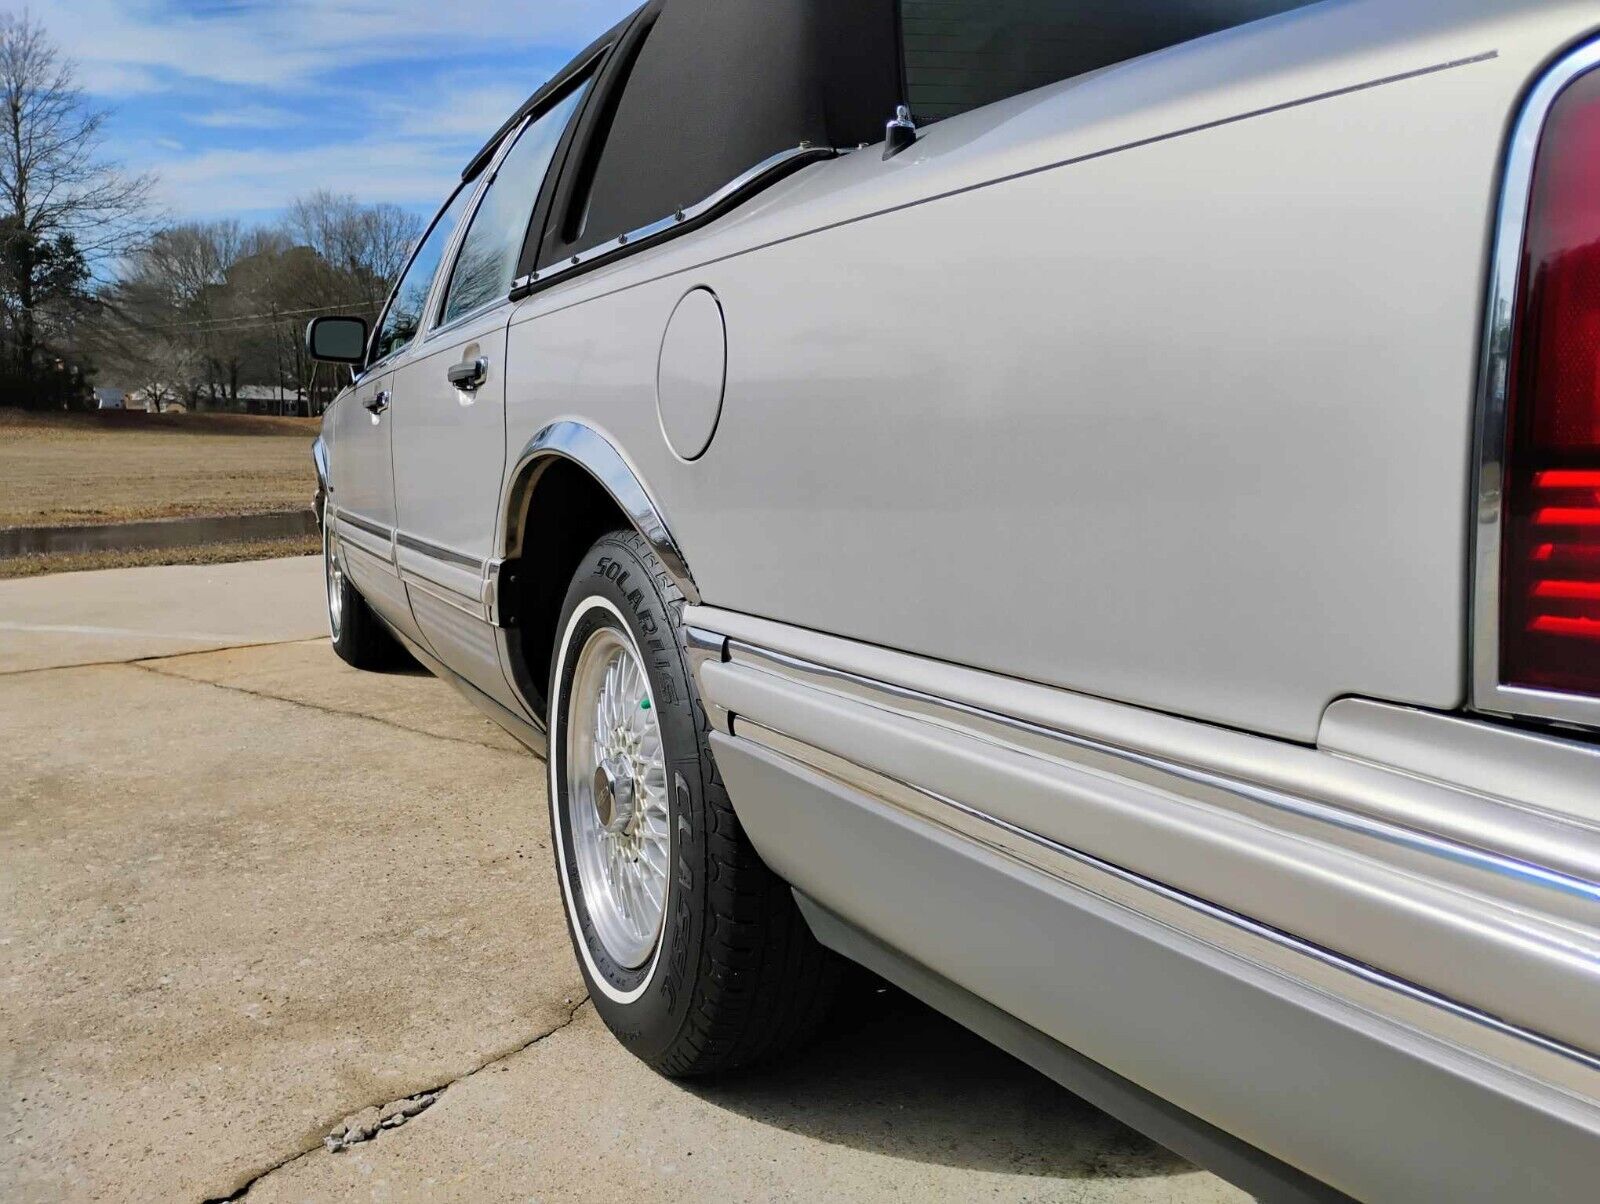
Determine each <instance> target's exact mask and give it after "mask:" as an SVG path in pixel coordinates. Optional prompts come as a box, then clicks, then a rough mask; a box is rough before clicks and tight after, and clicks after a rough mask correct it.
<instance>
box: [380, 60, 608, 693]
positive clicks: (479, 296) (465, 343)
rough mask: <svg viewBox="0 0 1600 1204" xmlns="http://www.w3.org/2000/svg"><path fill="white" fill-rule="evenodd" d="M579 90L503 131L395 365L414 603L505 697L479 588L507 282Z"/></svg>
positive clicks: (452, 654) (489, 536)
mask: <svg viewBox="0 0 1600 1204" xmlns="http://www.w3.org/2000/svg"><path fill="white" fill-rule="evenodd" d="M586 90H587V81H584V80H580V81H578V82H577V83H575V84H574V85H573V86H572V87H570V88H569V89H567V90H565V91H564V92H562V93H561V94H559V95H557V96H555V97H553V98H552V99H551V100H550V101H549V103H547V104H546V105H544V106H543V107H541V108H540V109H537V110H535V111H534V112H533V113H531V114H529V115H528V116H527V117H526V118H525V119H524V120H523V121H522V122H521V123H520V124H519V125H518V127H517V128H516V129H515V130H513V131H512V132H511V133H510V134H508V135H507V136H506V139H505V141H504V143H503V144H502V145H501V147H500V149H499V150H498V152H497V153H496V156H495V158H494V159H493V161H492V162H491V165H490V167H489V169H488V173H487V179H486V182H485V184H484V186H483V188H482V189H481V190H480V193H479V197H478V201H477V204H476V206H475V207H474V209H473V211H472V216H471V218H470V220H469V221H468V222H467V223H466V226H465V229H464V231H463V233H462V234H461V236H460V237H459V238H458V239H457V241H456V245H455V248H454V255H453V260H452V264H451V267H450V270H449V272H448V274H447V275H446V276H444V277H442V278H441V282H440V284H439V286H438V288H437V289H436V290H435V294H436V295H435V296H434V297H433V299H432V302H431V309H430V314H431V316H432V320H433V322H434V328H433V329H432V330H431V331H430V332H429V333H428V335H427V336H426V338H425V339H423V341H422V342H421V343H419V344H418V345H416V346H415V347H413V348H411V349H410V350H409V351H408V352H407V353H406V355H405V356H403V357H402V359H401V360H400V362H399V364H398V365H397V367H396V370H395V379H394V395H395V400H394V412H395V418H394V445H393V446H394V469H395V504H396V512H397V527H398V531H397V534H396V540H395V543H396V547H395V554H396V562H397V564H398V566H399V569H400V573H401V576H402V578H403V579H404V582H405V585H406V590H407V593H408V595H409V596H410V600H411V606H412V611H413V613H414V614H415V615H416V618H417V623H418V626H419V627H420V628H421V630H422V633H423V635H424V637H425V638H426V639H427V641H428V644H429V646H430V647H431V648H432V649H433V651H434V652H435V654H436V655H437V656H438V657H439V658H440V659H441V660H443V661H444V662H445V664H446V665H448V666H449V667H450V668H451V669H453V670H454V671H455V672H457V673H459V674H460V675H461V676H462V677H464V678H466V679H467V680H468V681H470V682H472V683H473V684H474V685H476V686H477V687H478V688H479V689H481V690H483V691H485V692H486V693H488V694H489V695H491V696H492V697H494V698H496V699H499V700H500V701H502V702H504V703H505V704H506V705H508V706H512V707H515V706H517V705H518V704H517V702H516V698H515V695H514V694H513V693H512V690H511V687H510V685H509V683H508V682H507V681H506V677H505V673H504V671H503V670H502V669H501V667H500V658H499V654H498V650H497V645H496V641H495V632H494V628H493V626H492V624H491V622H490V619H489V615H488V610H487V606H486V602H485V584H486V581H487V572H488V561H489V558H490V556H491V554H492V546H493V543H494V532H495V520H496V517H497V515H498V512H499V506H500V492H501V490H500V486H501V479H502V476H503V474H504V471H505V456H506V425H505V373H506V363H505V350H506V322H507V320H508V318H509V316H510V312H511V301H510V299H509V295H510V292H511V285H512V281H513V278H514V277H515V275H516V267H517V261H518V259H519V257H520V255H521V253H522V249H523V244H524V242H525V240H526V238H527V236H528V227H529V223H530V221H532V219H533V214H534V211H535V206H536V203H537V201H538V199H539V194H540V191H541V189H542V188H543V187H544V184H545V178H546V175H547V174H548V173H549V168H550V164H551V161H552V159H553V158H554V156H555V154H556V152H557V149H558V148H559V146H560V145H561V142H562V136H563V134H564V133H565V131H566V129H567V126H568V125H569V124H570V122H571V120H572V117H573V114H574V113H575V112H576V110H577V108H578V106H579V105H580V104H581V103H582V99H583V96H584V94H585V92H586Z"/></svg>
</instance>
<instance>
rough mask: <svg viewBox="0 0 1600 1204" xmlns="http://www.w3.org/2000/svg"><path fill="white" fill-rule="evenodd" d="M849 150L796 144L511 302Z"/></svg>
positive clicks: (529, 286)
mask: <svg viewBox="0 0 1600 1204" xmlns="http://www.w3.org/2000/svg"><path fill="white" fill-rule="evenodd" d="M847 153H848V151H845V150H839V149H837V148H835V147H831V146H813V145H812V144H811V143H809V142H802V143H800V145H799V146H792V147H790V148H789V149H788V150H781V151H779V152H778V153H777V154H775V155H770V156H768V157H767V158H765V159H763V160H762V161H761V162H760V163H757V164H756V165H755V166H754V167H752V168H750V169H749V170H747V171H745V172H742V173H741V174H739V175H737V176H735V177H734V178H733V179H731V180H729V181H728V182H727V183H726V184H724V185H723V186H722V187H721V188H719V189H717V190H716V191H715V192H713V193H712V194H711V195H710V196H708V197H706V198H705V199H704V200H701V201H697V202H696V203H695V204H693V205H689V206H687V207H685V208H683V209H679V210H678V211H677V212H676V213H670V214H668V215H667V216H666V217H663V218H659V219H658V220H656V221H653V222H651V223H649V224H648V225H645V226H640V227H639V228H638V229H637V230H629V231H628V232H627V233H626V234H619V235H617V237H615V238H613V239H611V240H609V241H607V242H603V243H599V244H598V245H596V246H593V247H590V248H589V249H588V250H587V251H583V252H580V253H579V254H577V255H573V256H571V257H570V258H568V259H566V260H564V261H562V262H561V263H555V264H551V265H550V266H549V267H547V268H542V269H540V270H538V271H534V272H530V273H528V274H527V275H526V276H522V277H520V278H518V279H517V280H515V281H513V282H512V285H511V299H512V300H513V301H519V300H521V299H522V298H523V297H526V296H527V295H528V294H529V293H531V292H533V291H534V290H535V289H537V288H543V287H544V286H545V285H547V284H553V283H555V282H556V281H557V280H560V279H563V278H565V277H566V276H568V275H569V274H572V273H575V272H578V271H581V270H584V269H587V268H591V267H595V266H597V265H598V264H599V263H601V262H603V261H607V260H610V259H612V258H615V257H617V256H619V255H622V254H625V253H627V252H629V251H632V250H636V249H638V247H639V245H640V244H641V243H650V244H653V243H656V242H660V241H662V240H663V239H664V238H665V237H667V236H669V235H672V234H675V233H681V232H682V231H685V230H689V229H693V228H694V227H695V226H697V225H700V224H703V223H705V222H707V221H710V220H711V219H712V218H713V217H716V216H718V215H719V214H721V213H722V211H723V210H725V209H728V208H731V207H732V206H733V205H734V204H736V203H738V202H739V201H741V200H743V199H744V197H745V196H746V195H747V194H748V193H750V192H753V191H755V190H756V189H757V188H759V187H763V186H765V185H766V184H769V183H775V182H776V181H777V179H778V177H780V176H784V175H787V174H789V173H790V172H791V171H796V170H798V169H799V168H801V167H804V166H805V165H806V164H808V163H813V162H819V161H821V160H823V159H833V158H837V157H838V156H839V155H842V154H847Z"/></svg>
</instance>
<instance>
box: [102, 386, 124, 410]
mask: <svg viewBox="0 0 1600 1204" xmlns="http://www.w3.org/2000/svg"><path fill="white" fill-rule="evenodd" d="M127 399H128V395H127V392H126V391H125V390H123V389H109V388H97V389H96V390H95V391H94V408H95V409H97V410H122V409H126V408H127Z"/></svg>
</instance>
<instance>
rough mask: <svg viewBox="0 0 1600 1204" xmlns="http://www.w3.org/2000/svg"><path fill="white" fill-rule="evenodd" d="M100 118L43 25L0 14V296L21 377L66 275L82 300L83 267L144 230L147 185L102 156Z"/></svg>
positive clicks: (24, 17)
mask: <svg viewBox="0 0 1600 1204" xmlns="http://www.w3.org/2000/svg"><path fill="white" fill-rule="evenodd" d="M106 116H107V114H106V111H105V110H103V109H97V108H94V107H92V106H90V105H89V104H87V103H86V101H85V99H84V96H83V93H82V91H81V90H80V89H79V88H78V86H77V84H76V80H75V76H74V68H73V65H72V63H71V62H70V61H68V60H66V59H63V58H62V57H61V55H60V54H59V53H58V51H57V50H56V48H55V46H54V45H52V44H51V42H50V40H49V38H48V37H47V35H46V34H45V31H44V29H43V27H42V26H40V25H39V24H38V23H36V22H35V21H33V20H32V19H31V18H30V17H29V16H28V15H27V14H26V13H24V14H23V15H22V16H21V17H18V16H16V15H14V14H11V13H0V229H3V237H4V240H5V247H4V251H5V254H4V257H3V269H0V271H3V276H0V290H3V292H4V294H5V301H6V303H7V310H8V316H9V317H10V318H11V319H12V321H11V325H12V328H13V329H12V331H11V334H12V338H13V347H12V351H13V356H14V362H15V368H16V370H17V371H18V373H19V374H20V375H21V376H22V377H23V378H24V379H26V378H29V377H31V375H32V373H33V367H34V362H35V356H36V353H37V351H38V348H39V336H40V330H41V327H42V325H43V323H42V317H43V315H42V312H41V311H42V309H43V307H44V306H45V305H46V304H47V302H48V300H49V297H48V296H47V294H48V293H49V292H51V286H52V285H58V284H59V283H60V281H59V278H60V276H61V273H62V271H63V270H68V274H69V275H70V277H71V280H72V283H73V286H74V287H75V288H76V290H77V292H78V293H80V294H81V293H82V292H83V286H84V284H85V283H86V281H87V277H88V271H87V268H86V266H84V265H87V264H92V263H94V262H95V261H97V260H100V259H103V258H105V257H107V256H111V255H116V254H121V253H123V252H124V251H126V250H127V249H128V248H129V247H131V246H133V245H135V244H137V242H138V241H139V240H140V239H141V238H142V237H143V236H144V235H145V234H146V233H147V231H148V217H147V215H148V204H149V197H150V188H151V181H150V179H149V178H148V177H146V176H130V175H128V174H126V173H124V172H123V171H121V170H120V169H119V168H118V167H117V166H116V165H115V164H113V163H110V162H108V161H106V160H105V159H103V158H102V157H101V155H100V150H101V144H102V133H103V128H104V125H105V120H106ZM56 291H59V289H57V290H56ZM84 295H86V294H84Z"/></svg>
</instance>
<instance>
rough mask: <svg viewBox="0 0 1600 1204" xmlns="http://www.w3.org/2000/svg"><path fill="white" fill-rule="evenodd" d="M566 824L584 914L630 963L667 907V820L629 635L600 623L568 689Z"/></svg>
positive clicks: (662, 776)
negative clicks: (580, 888) (584, 905)
mask: <svg viewBox="0 0 1600 1204" xmlns="http://www.w3.org/2000/svg"><path fill="white" fill-rule="evenodd" d="M567 705H568V708H569V709H568V722H567V748H566V754H567V756H566V772H567V782H566V800H567V823H568V827H569V829H570V831H571V835H572V848H573V853H574V859H575V861H576V863H577V871H578V880H579V883H580V885H581V886H582V889H583V897H584V900H585V901H586V903H587V909H588V912H589V918H590V920H591V921H592V922H593V924H594V928H595V933H596V935H597V936H598V937H599V938H600V942H601V943H602V944H603V945H604V946H605V950H606V952H607V953H608V954H609V955H610V956H611V957H612V959H613V960H615V961H616V962H617V964H618V965H620V966H626V967H628V968H629V969H636V968H637V967H639V966H642V965H644V964H645V962H647V961H648V960H649V959H650V956H651V954H652V953H653V952H654V951H655V948H656V944H657V942H658V941H659V940H660V939H661V928H662V919H663V917H664V916H665V915H666V899H667V865H668V852H669V842H670V837H671V830H672V829H671V825H670V822H669V818H668V805H667V773H666V757H665V753H664V751H663V748H662V743H661V727H660V724H659V722H658V721H657V716H656V711H655V702H654V699H653V698H652V697H651V694H650V683H649V679H648V678H647V677H646V675H645V671H644V666H643V664H642V663H641V662H640V659H639V654H638V650H637V649H636V648H635V646H634V643H633V640H632V639H631V638H630V637H629V636H628V635H627V634H626V633H625V632H623V631H620V630H618V629H617V628H615V627H609V626H606V627H599V628H597V629H596V630H595V631H593V632H592V633H591V634H590V636H589V638H588V640H587V641H586V642H585V643H584V646H583V649H582V651H581V652H580V653H579V655H578V663H577V669H576V672H575V673H574V674H573V678H572V689H571V692H570V694H569V695H568V703H567Z"/></svg>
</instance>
